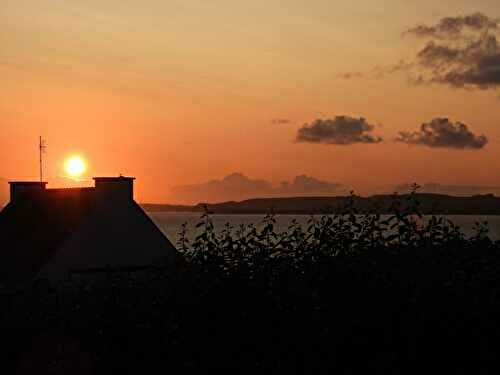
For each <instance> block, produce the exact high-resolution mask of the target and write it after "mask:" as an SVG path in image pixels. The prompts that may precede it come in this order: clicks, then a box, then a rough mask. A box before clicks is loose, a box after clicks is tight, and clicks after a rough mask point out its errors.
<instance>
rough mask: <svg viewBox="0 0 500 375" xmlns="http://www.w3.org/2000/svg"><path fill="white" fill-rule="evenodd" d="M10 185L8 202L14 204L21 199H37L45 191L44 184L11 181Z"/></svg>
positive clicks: (45, 184)
mask: <svg viewBox="0 0 500 375" xmlns="http://www.w3.org/2000/svg"><path fill="white" fill-rule="evenodd" d="M9 185H10V201H11V202H15V201H19V200H21V199H32V198H36V197H39V196H40V195H41V193H42V192H44V191H45V188H46V186H47V183H46V182H39V181H38V182H34V181H12V182H9Z"/></svg>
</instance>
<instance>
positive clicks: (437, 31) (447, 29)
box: [404, 12, 499, 39]
mask: <svg viewBox="0 0 500 375" xmlns="http://www.w3.org/2000/svg"><path fill="white" fill-rule="evenodd" d="M498 26H499V22H498V20H493V19H491V18H489V17H488V16H485V15H484V14H482V13H479V12H477V13H473V14H470V15H466V16H459V17H445V18H443V19H441V20H440V21H439V23H438V24H437V25H434V26H427V25H418V26H416V27H413V28H411V29H409V30H407V31H406V32H405V33H404V34H410V35H414V36H416V37H419V38H429V37H432V38H439V39H442V38H449V37H456V36H460V35H461V34H462V33H463V32H464V31H466V30H472V31H482V30H487V29H493V30H495V29H497V28H498Z"/></svg>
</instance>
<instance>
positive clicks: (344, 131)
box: [296, 116, 382, 145]
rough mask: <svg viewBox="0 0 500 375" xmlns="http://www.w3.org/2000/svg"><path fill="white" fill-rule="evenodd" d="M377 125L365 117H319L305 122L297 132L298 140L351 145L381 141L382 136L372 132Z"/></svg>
mask: <svg viewBox="0 0 500 375" xmlns="http://www.w3.org/2000/svg"><path fill="white" fill-rule="evenodd" d="M374 128H375V126H373V125H371V124H369V123H368V122H367V121H366V120H365V119H364V118H359V119H358V118H353V117H348V116H337V117H335V118H334V119H325V120H322V119H318V120H316V121H314V122H313V123H311V124H305V125H304V126H302V127H301V128H300V129H299V130H298V133H297V139H296V140H297V142H309V143H325V144H335V145H351V144H354V143H379V142H381V141H382V138H380V137H378V136H375V135H373V134H370V133H371V132H372V131H373V129H374Z"/></svg>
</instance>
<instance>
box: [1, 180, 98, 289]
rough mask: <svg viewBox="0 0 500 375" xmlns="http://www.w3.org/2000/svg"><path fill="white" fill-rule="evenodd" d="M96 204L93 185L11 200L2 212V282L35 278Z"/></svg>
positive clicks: (50, 191)
mask: <svg viewBox="0 0 500 375" xmlns="http://www.w3.org/2000/svg"><path fill="white" fill-rule="evenodd" d="M95 207H96V199H95V194H94V190H93V189H92V188H88V189H86V188H83V189H53V190H47V191H46V192H45V193H44V194H43V197H42V198H40V199H26V200H19V201H14V202H10V203H9V204H8V205H7V206H6V207H5V208H4V209H3V211H2V212H0V241H1V247H0V259H1V261H0V281H6V280H9V281H20V280H24V279H30V278H32V277H33V276H34V275H35V274H36V273H37V272H38V270H39V269H40V267H41V266H42V265H43V264H45V263H46V262H47V261H48V260H49V259H50V258H51V257H52V256H53V255H54V253H55V252H56V251H57V249H58V247H59V246H60V245H61V244H62V243H63V242H64V241H65V240H66V238H67V237H68V236H69V235H70V234H71V233H73V232H74V231H75V230H76V229H77V228H78V227H79V226H80V225H81V224H82V222H83V221H84V220H85V219H86V218H87V217H88V216H89V215H90V213H91V212H92V211H93V210H94V209H95Z"/></svg>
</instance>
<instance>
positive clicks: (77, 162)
mask: <svg viewBox="0 0 500 375" xmlns="http://www.w3.org/2000/svg"><path fill="white" fill-rule="evenodd" d="M64 170H65V171H66V174H67V175H68V176H69V177H72V178H77V177H80V176H81V175H82V174H83V173H85V171H86V170H87V163H86V162H85V160H84V159H83V158H82V157H80V156H71V157H70V158H68V159H66V161H65V162H64Z"/></svg>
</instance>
